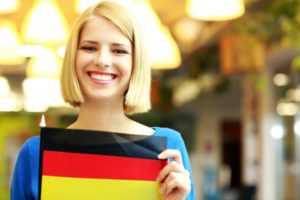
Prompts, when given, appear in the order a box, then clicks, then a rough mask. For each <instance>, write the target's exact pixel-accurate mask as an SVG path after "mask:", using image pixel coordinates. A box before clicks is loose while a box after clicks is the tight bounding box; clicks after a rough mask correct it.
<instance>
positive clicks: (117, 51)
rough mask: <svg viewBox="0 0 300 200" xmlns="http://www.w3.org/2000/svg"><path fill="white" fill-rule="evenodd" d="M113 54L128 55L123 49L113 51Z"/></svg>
mask: <svg viewBox="0 0 300 200" xmlns="http://www.w3.org/2000/svg"><path fill="white" fill-rule="evenodd" d="M113 52H114V53H117V54H128V52H127V51H126V50H123V49H114V50H113Z"/></svg>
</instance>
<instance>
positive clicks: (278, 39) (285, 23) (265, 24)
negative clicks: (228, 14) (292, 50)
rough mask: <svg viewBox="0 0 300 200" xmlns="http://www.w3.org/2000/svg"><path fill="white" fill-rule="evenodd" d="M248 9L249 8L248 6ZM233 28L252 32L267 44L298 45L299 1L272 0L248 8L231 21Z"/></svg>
mask: <svg viewBox="0 0 300 200" xmlns="http://www.w3.org/2000/svg"><path fill="white" fill-rule="evenodd" d="M249 9H250V8H249ZM233 25H234V26H233V27H234V28H233V29H234V31H237V32H239V33H242V34H251V35H252V34H254V35H255V36H256V37H257V38H259V39H260V40H262V41H263V42H265V44H267V46H269V47H270V46H273V45H275V46H277V45H278V44H279V45H280V46H282V45H283V46H284V47H296V48H299V47H300V1H299V0H272V1H266V3H264V4H263V5H261V6H257V7H255V9H252V10H251V9H250V10H249V12H247V14H246V15H245V16H243V17H241V18H240V19H238V20H236V21H234V22H233Z"/></svg>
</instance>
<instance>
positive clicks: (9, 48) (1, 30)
mask: <svg viewBox="0 0 300 200" xmlns="http://www.w3.org/2000/svg"><path fill="white" fill-rule="evenodd" d="M19 44H20V38H19V35H18V32H17V27H16V25H15V24H14V23H13V22H11V21H0V64H2V65H18V64H22V63H23V62H24V61H25V58H24V57H22V56H20V55H18V54H17V49H18V46H19Z"/></svg>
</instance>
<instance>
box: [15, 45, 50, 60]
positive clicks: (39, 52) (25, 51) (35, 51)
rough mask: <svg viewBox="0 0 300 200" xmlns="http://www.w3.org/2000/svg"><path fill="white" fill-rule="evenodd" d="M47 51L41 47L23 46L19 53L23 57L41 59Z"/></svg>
mask: <svg viewBox="0 0 300 200" xmlns="http://www.w3.org/2000/svg"><path fill="white" fill-rule="evenodd" d="M45 51H47V49H46V48H45V47H43V46H41V45H21V46H20V47H19V48H18V51H17V53H18V54H19V55H21V56H23V57H30V58H31V57H40V56H43V55H44V54H45Z"/></svg>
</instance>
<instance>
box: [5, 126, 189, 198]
mask: <svg viewBox="0 0 300 200" xmlns="http://www.w3.org/2000/svg"><path fill="white" fill-rule="evenodd" d="M154 129H155V133H154V135H156V136H165V137H166V138H167V148H168V149H178V150H179V151H180V152H181V155H182V159H183V164H184V167H185V168H186V169H187V170H188V171H189V172H190V174H191V177H192V171H191V165H190V161H189V157H188V153H187V150H186V147H185V144H184V141H183V139H182V137H181V135H180V133H178V132H177V131H175V130H173V129H169V128H160V127H154ZM39 149H40V137H39V136H34V137H31V138H29V139H28V140H27V141H26V142H25V143H24V144H23V146H22V148H21V150H20V152H19V156H18V159H17V162H16V166H15V170H14V174H13V177H12V184H11V191H10V192H11V197H10V199H11V200H37V199H38V177H39V152H40V151H39ZM192 182H193V180H192ZM194 199H195V188H194V184H193V183H192V190H191V192H190V194H189V196H188V197H187V198H186V200H194Z"/></svg>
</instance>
